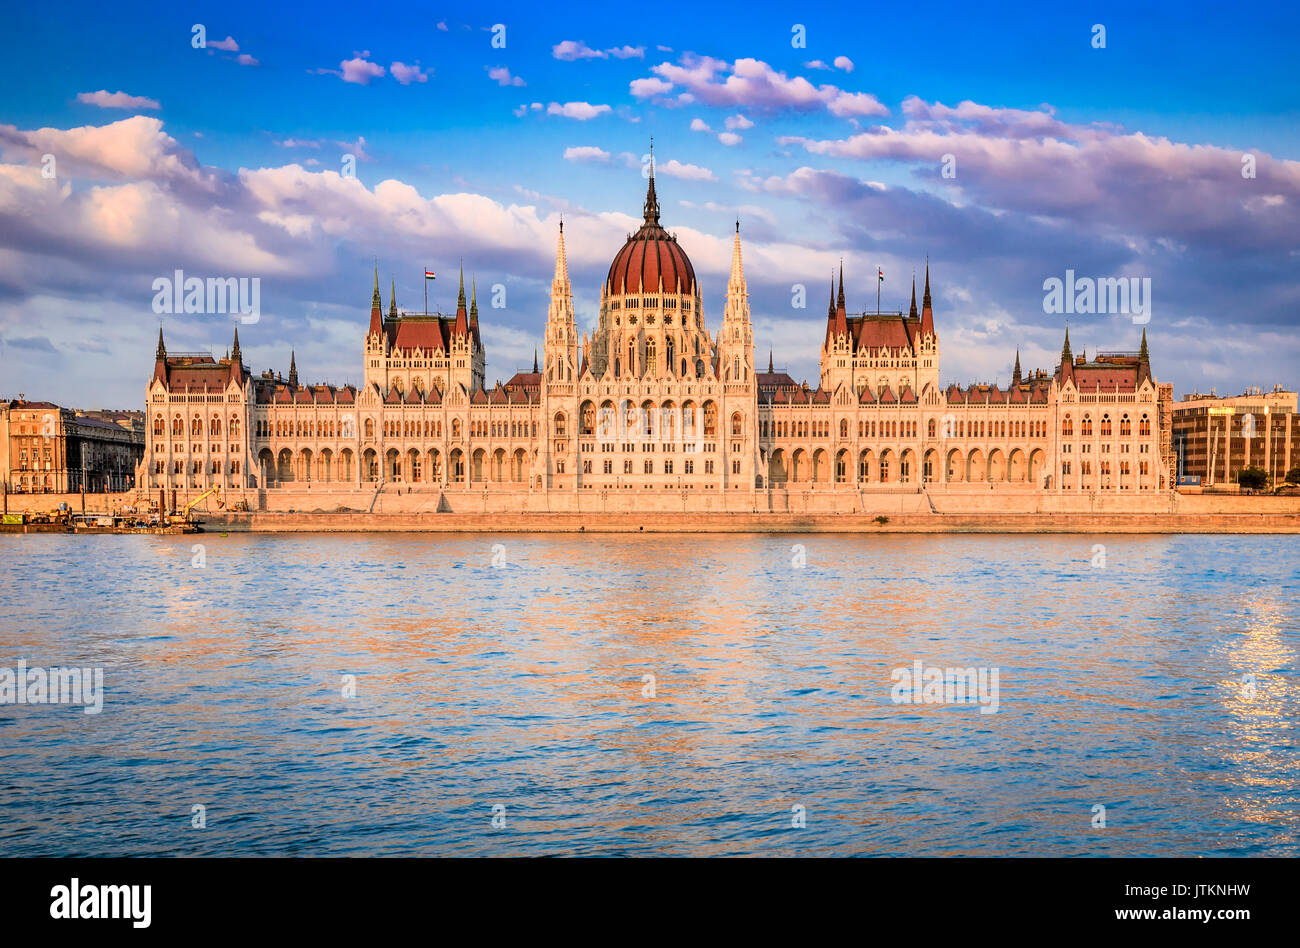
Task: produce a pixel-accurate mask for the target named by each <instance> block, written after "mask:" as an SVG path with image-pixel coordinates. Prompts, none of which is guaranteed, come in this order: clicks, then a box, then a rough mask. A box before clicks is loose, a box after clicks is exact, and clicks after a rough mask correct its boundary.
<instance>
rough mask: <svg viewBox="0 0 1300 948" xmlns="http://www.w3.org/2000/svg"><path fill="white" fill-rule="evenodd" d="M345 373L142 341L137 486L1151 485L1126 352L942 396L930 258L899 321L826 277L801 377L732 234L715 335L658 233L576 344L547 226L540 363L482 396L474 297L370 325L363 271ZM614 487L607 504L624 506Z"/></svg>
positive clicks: (630, 499)
mask: <svg viewBox="0 0 1300 948" xmlns="http://www.w3.org/2000/svg"><path fill="white" fill-rule="evenodd" d="M362 358H363V360H364V363H363V365H364V372H363V379H364V381H363V383H362V385H361V386H360V387H359V388H352V387H350V386H343V387H336V386H330V385H319V384H317V385H311V384H302V383H300V382H299V379H298V372H297V365H296V360H295V359H293V358H292V357H291V359H290V370H289V376H288V378H284V377H282V376H279V375H276V374H272V373H270V372H267V373H263V374H262V375H260V376H254V375H253V374H251V373H250V371H249V369H248V367H247V366H245V365H244V364H243V360H242V357H241V353H240V348H239V335H238V331H236V333H235V337H234V344H233V347H232V348H231V350H230V353H229V355H228V357H227V358H224V359H216V358H213V357H212V356H211V355H209V354H207V353H171V354H169V353H168V352H167V351H166V347H165V343H164V340H163V336H162V332H161V330H160V331H159V339H158V348H157V352H156V354H155V364H154V373H153V377H152V378H151V380H150V382H149V384H148V387H147V391H146V401H147V413H148V418H149V421H148V426H147V434H148V445H147V451H146V455H145V458H144V460H143V461H142V463H141V468H140V475H139V480H138V483H139V484H140V485H141V486H142V487H148V488H152V489H157V488H164V489H166V488H171V489H177V490H180V491H182V492H183V493H185V494H190V493H193V492H194V491H197V490H202V489H205V488H206V487H208V486H211V485H213V484H217V485H220V486H222V487H223V488H225V489H226V490H227V492H234V493H235V494H239V493H244V492H248V491H256V490H284V489H298V490H313V491H324V492H328V491H331V490H340V491H346V490H354V491H363V492H365V491H377V490H379V489H380V488H381V487H382V486H387V485H397V486H398V488H399V489H401V490H408V489H409V490H412V491H439V492H449V493H454V492H457V491H479V492H490V491H527V492H530V493H536V492H543V493H548V494H551V493H556V494H575V493H577V494H588V495H591V494H600V495H602V496H603V497H605V498H607V499H610V498H614V499H615V503H619V504H624V505H626V506H627V507H628V508H629V509H634V508H635V507H636V504H637V500H636V498H637V497H643V496H645V495H646V493H647V492H657V493H659V494H661V495H662V494H663V493H664V492H672V491H675V492H678V493H679V494H681V495H683V498H684V500H686V499H689V498H690V497H692V496H700V495H702V494H710V493H712V494H715V495H716V494H719V493H723V494H743V495H748V496H750V497H753V498H755V505H756V506H757V498H758V496H759V495H762V494H768V495H771V494H774V493H789V492H799V491H803V492H843V493H855V492H870V491H900V490H901V491H913V492H915V491H918V490H922V489H930V490H948V491H958V492H960V491H969V490H971V489H975V488H978V489H981V490H991V491H1030V492H1078V491H1107V492H1116V493H1124V492H1130V493H1151V492H1155V491H1162V490H1168V489H1169V488H1170V484H1169V480H1168V477H1167V474H1166V471H1165V463H1164V461H1163V454H1162V451H1161V443H1162V438H1167V432H1163V431H1162V430H1161V422H1160V419H1161V417H1162V416H1161V412H1160V404H1159V400H1160V392H1159V390H1158V386H1157V384H1156V382H1155V379H1154V378H1153V376H1152V373H1151V366H1150V357H1149V353H1148V350H1147V344H1146V334H1145V331H1144V332H1143V335H1142V343H1141V348H1140V350H1139V351H1137V352H1118V353H1114V352H1113V353H1099V354H1097V355H1095V357H1094V358H1093V359H1091V360H1089V359H1087V358H1085V357H1083V356H1079V357H1075V356H1074V355H1073V354H1072V351H1071V349H1070V341H1069V332H1068V330H1067V332H1066V334H1065V342H1064V346H1063V349H1062V353H1061V361H1060V363H1059V364H1058V366H1057V367H1056V368H1055V370H1054V371H1053V372H1046V371H1041V370H1040V371H1033V372H1029V373H1025V374H1022V372H1021V368H1020V360H1019V355H1017V357H1016V366H1015V370H1014V373H1013V376H1012V379H1011V381H1010V384H1009V385H1007V386H1006V387H1005V388H1004V387H1000V386H998V385H996V384H991V383H990V384H984V385H973V386H970V387H968V388H961V387H959V386H956V385H950V386H947V387H944V386H942V384H941V383H940V374H939V359H940V341H939V335H938V333H937V331H936V329H935V323H934V312H933V304H932V297H931V292H930V273H929V267H928V265H927V267H926V271H925V282H924V290H923V294H922V299H921V304H920V306H919V308H918V306H917V302H916V286H915V282H914V283H913V288H912V303H911V308H910V311H909V312H907V313H902V312H896V313H879V312H877V313H861V314H854V313H850V312H849V311H848V309H847V307H846V302H845V291H844V276H843V268H841V272H840V277H839V286H838V288H836V287H834V286H833V287H832V293H831V297H830V301H829V304H828V307H827V316H826V331H825V335H824V338H823V342H822V347H821V374H820V379H819V380H818V384H817V385H816V387H815V388H813V387H810V386H809V385H808V383H807V382H804V383H796V382H795V381H794V380H793V379H792V378H791V377H790V376H789V375H787V374H785V373H780V372H776V371H774V369H773V365H772V360H771V358H770V357H769V359H768V365H767V370H766V371H759V370H758V369H757V368H756V366H755V362H754V340H753V325H752V322H751V318H750V311H749V296H748V291H747V288H746V282H745V272H744V265H743V260H742V252H741V240H740V228H739V224H737V226H736V232H735V236H734V241H733V248H732V261H731V270H730V274H729V277H728V280H727V285H726V289H725V294H724V297H723V301H722V320H721V323H720V325H719V327H718V330H717V333H716V334H714V333H711V331H710V329H709V326H708V323H707V321H706V319H705V297H704V294H703V292H702V289H701V287H700V285H699V283H698V282H697V280H696V276H695V271H694V268H693V267H692V265H691V262H690V258H689V257H688V256H687V254H686V252H685V251H684V249H683V248H682V247H681V246H680V245H679V244H678V242H677V239H676V237H675V236H674V235H672V234H670V233H669V232H667V231H666V230H665V229H664V228H663V227H662V225H661V224H660V207H659V202H658V198H657V195H656V191H655V181H654V176H653V173H652V174H651V176H650V181H649V186H648V190H647V194H646V200H645V204H644V206H643V224H642V226H641V227H640V229H639V230H637V231H636V233H634V234H631V235H629V237H628V239H627V241H626V243H625V244H624V246H623V247H622V249H621V250H619V251H618V253H617V255H616V256H615V257H614V260H613V263H612V264H611V265H610V268H609V272H608V274H607V276H606V278H605V281H604V283H603V284H602V286H601V291H600V310H599V316H598V319H597V323H596V326H595V330H594V333H592V334H589V333H587V332H583V333H582V334H581V336H580V335H579V331H578V327H577V323H576V319H575V315H574V306H573V290H572V286H571V284H570V281H569V272H568V263H567V259H566V256H565V245H564V230H563V225H561V227H560V232H559V236H558V245H557V250H556V258H555V273H554V277H553V279H552V283H551V295H550V306H549V310H548V313H547V320H546V328H545V339H544V344H543V347H542V361H541V364H540V366H539V365H538V364H537V362H536V360H534V365H533V371H531V372H519V373H516V374H515V375H514V376H513V377H512V378H511V379H510V380H509V381H508V382H505V383H504V384H503V383H501V382H497V383H495V384H494V385H492V386H491V387H489V386H488V385H487V383H486V378H485V364H486V362H485V357H484V349H483V343H482V339H481V336H480V332H479V322H478V305H477V293H476V292H475V291H474V289H473V288H472V287H471V295H470V302H469V304H468V305H467V304H466V299H465V287H464V276H463V273H462V276H461V280H460V290H459V296H458V300H457V306H456V313H455V316H454V317H453V316H443V315H427V314H426V315H417V314H409V313H402V312H399V311H398V309H397V305H396V298H395V292H393V291H390V297H389V306H388V312H387V314H386V315H385V314H384V312H383V308H382V303H381V299H380V294H379V279H378V273H377V272H376V274H375V282H374V288H373V293H372V297H371V305H370V320H369V326H368V328H367V330H366V333H365V336H364V338H363V341H362ZM624 498H625V500H624Z"/></svg>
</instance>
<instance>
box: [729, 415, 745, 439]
mask: <svg viewBox="0 0 1300 948" xmlns="http://www.w3.org/2000/svg"><path fill="white" fill-rule="evenodd" d="M744 425H745V418H744V416H743V415H741V413H740V412H736V413H735V414H734V415H732V416H731V436H732V437H733V438H739V437H740V436H741V433H742V431H743V430H744Z"/></svg>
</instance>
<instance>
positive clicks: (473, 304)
mask: <svg viewBox="0 0 1300 948" xmlns="http://www.w3.org/2000/svg"><path fill="white" fill-rule="evenodd" d="M469 287H470V290H469V321H470V322H472V323H476V322H478V280H476V279H471V280H470V284H469Z"/></svg>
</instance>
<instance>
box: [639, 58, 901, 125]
mask: <svg viewBox="0 0 1300 948" xmlns="http://www.w3.org/2000/svg"><path fill="white" fill-rule="evenodd" d="M650 71H651V72H653V73H654V74H655V75H654V76H653V77H648V78H644V79H635V80H633V81H632V83H631V85H630V87H629V88H630V91H631V93H632V95H633V96H635V97H637V98H642V99H644V98H651V97H655V96H663V95H665V94H667V93H668V92H670V91H672V90H673V89H677V88H681V89H683V90H685V92H684V93H683V94H682V95H681V96H679V99H680V100H681V101H683V102H695V101H698V102H701V103H703V104H705V105H715V106H724V107H735V106H746V107H749V108H757V109H770V110H779V109H792V110H795V111H804V112H807V111H814V110H817V109H826V110H827V111H829V112H830V113H831V114H832V115H835V116H838V117H841V118H847V117H863V116H873V115H888V114H889V109H887V108H886V107H885V106H884V105H883V104H882V103H881V102H880V100H879V99H877V98H876V97H875V96H874V95H871V94H870V93H866V92H846V91H844V90H843V89H840V88H838V87H837V86H833V85H830V84H823V85H814V84H813V83H811V82H809V81H808V80H807V79H805V78H803V77H802V76H788V75H786V74H785V73H784V72H780V71H779V70H776V69H774V68H772V67H771V66H770V65H768V64H767V63H765V62H763V61H762V60H758V59H749V58H745V59H737V60H736V61H735V62H732V63H728V62H727V61H726V60H723V59H714V58H713V57H711V56H695V55H692V54H687V55H685V56H683V57H682V58H681V60H680V61H679V62H678V63H676V64H674V63H666V62H665V63H660V64H659V65H657V66H652V67H650ZM685 96H689V98H685Z"/></svg>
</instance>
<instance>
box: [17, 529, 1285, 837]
mask: <svg viewBox="0 0 1300 948" xmlns="http://www.w3.org/2000/svg"><path fill="white" fill-rule="evenodd" d="M796 545H798V546H796ZM792 548H793V549H792ZM0 566H3V574H4V584H3V587H2V588H0V680H3V676H4V670H5V669H7V670H9V672H10V673H11V674H10V680H11V681H12V680H13V679H14V677H15V676H16V674H17V669H18V665H19V662H20V661H21V662H23V663H25V665H26V666H27V667H28V668H29V669H31V668H38V667H39V668H45V669H49V668H52V667H56V666H57V667H70V666H77V667H83V668H88V669H96V668H98V669H102V672H103V692H102V711H100V713H98V714H85V713H84V710H83V707H82V705H80V704H72V705H58V704H48V703H46V704H39V703H37V704H32V703H23V704H17V703H10V704H2V705H0V785H3V792H2V793H0V852H3V853H4V854H5V855H10V856H12V855H32V856H36V855H55V854H60V855H61V854H76V855H105V856H107V855H137V854H138V855H144V854H169V855H185V854H192V855H280V854H285V855H367V854H394V855H396V854H402V855H407V854H427V855H436V854H458V855H503V854H509V855H542V854H577V855H722V854H731V855H879V856H895V855H924V856H955V855H1170V856H1172V855H1204V856H1216V855H1223V856H1228V855H1274V856H1280V855H1291V856H1295V855H1300V754H1298V753H1297V740H1298V739H1300V680H1298V678H1297V672H1296V668H1297V653H1298V652H1300V615H1298V611H1300V605H1298V603H1300V542H1298V540H1297V538H1296V537H1293V536H1212V537H1210V536H1123V537H1120V536H1113V537H1089V536H1014V537H1011V536H970V535H947V536H943V535H939V536H916V535H903V534H892V535H877V536H830V535H816V536H793V537H779V536H761V537H759V536H717V535H712V536H699V535H677V536H671V535H669V536H665V535H656V536H644V535H604V536H595V535H576V536H568V535H566V536H536V535H530V536H499V537H492V536H478V535H475V536H460V535H456V536H447V535H423V534H409V535H401V534H385V535H374V534H371V535H367V534H353V535H341V536H326V535H317V536H313V535H295V536H270V535H232V536H230V537H222V536H219V535H214V534H206V535H201V536H197V537H149V536H80V537H70V536H52V535H33V536H15V535H7V536H0ZM916 662H920V663H922V667H923V668H929V667H932V666H933V667H937V668H940V669H946V668H953V667H955V668H976V669H980V670H981V673H987V675H988V676H989V680H991V676H992V675H993V674H994V673H996V684H997V695H996V702H994V703H987V702H986V703H985V704H984V705H980V704H977V703H970V702H965V703H960V702H957V701H953V702H951V703H941V704H940V703H934V704H924V703H911V704H905V703H895V702H894V700H892V697H891V689H892V688H893V685H894V681H893V680H892V679H891V672H893V670H894V669H898V668H905V669H912V668H915V667H916V666H915V665H914V663H916ZM29 674H30V672H29ZM88 679H89V676H88ZM14 693H15V692H13V691H11V692H10V695H11V696H12V695H13V694H14ZM907 694H908V695H911V694H912V692H907ZM31 695H32V693H30V692H29V697H30V696H31ZM895 696H897V695H895ZM10 700H16V699H13V698H12V697H11V698H10ZM994 707H996V712H995V713H982V712H987V711H990V710H993V708H994ZM196 824H197V825H196Z"/></svg>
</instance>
